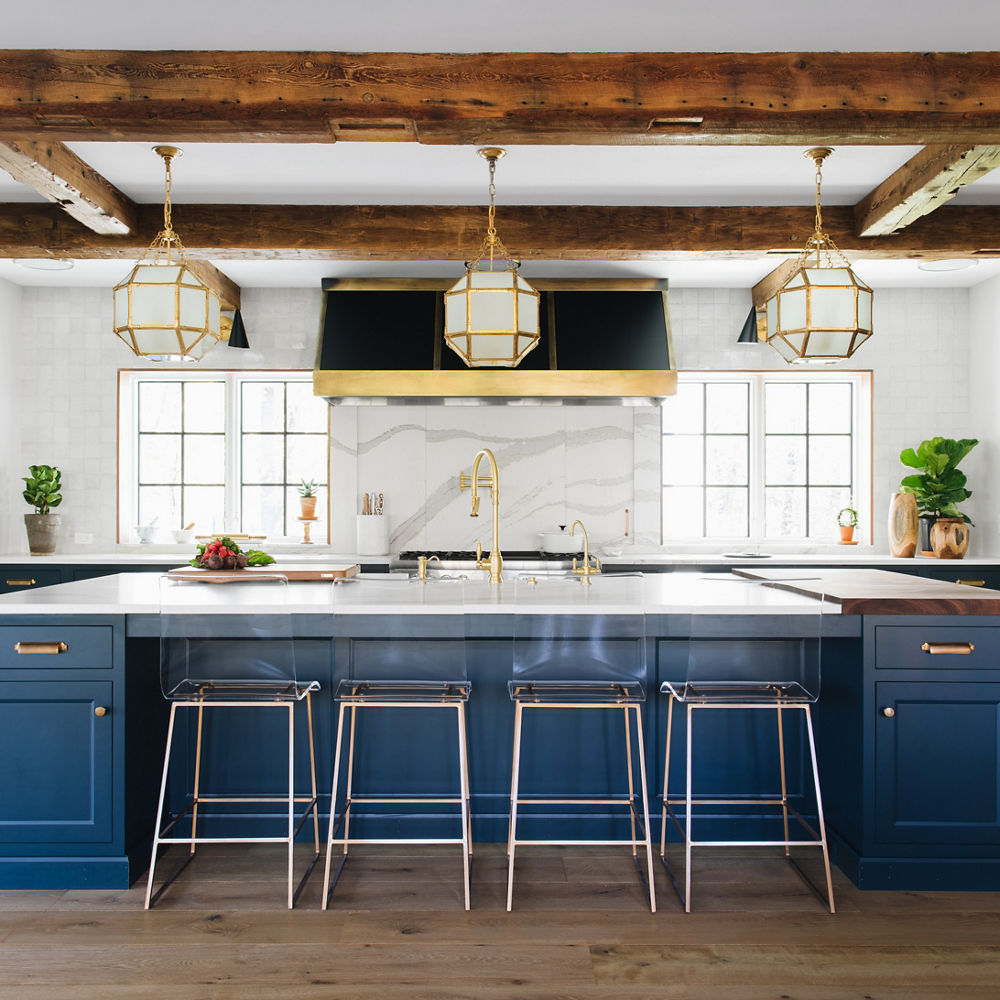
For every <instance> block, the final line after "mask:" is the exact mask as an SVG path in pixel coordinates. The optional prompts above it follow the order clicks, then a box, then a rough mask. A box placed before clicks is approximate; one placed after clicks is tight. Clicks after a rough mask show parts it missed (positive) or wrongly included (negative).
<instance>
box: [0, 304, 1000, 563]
mask: <svg viewBox="0 0 1000 1000" xmlns="http://www.w3.org/2000/svg"><path fill="white" fill-rule="evenodd" d="M10 289H13V291H11V290H10ZM10 289H6V290H5V289H0V389H3V388H5V387H6V388H8V389H9V390H10V395H11V396H15V397H16V400H17V405H16V407H14V408H13V412H12V414H11V416H9V417H8V418H7V419H8V422H12V423H16V427H12V428H11V431H12V432H13V433H8V434H7V435H6V438H5V441H4V442H3V443H2V444H0V471H3V470H6V471H7V472H8V483H9V485H8V487H7V489H6V490H5V492H4V494H3V496H4V505H5V507H6V508H7V509H8V511H9V516H7V518H6V519H5V525H6V532H7V546H6V548H7V549H8V550H12V551H15V552H17V551H25V552H26V551H27V546H26V542H25V540H24V532H23V526H21V518H20V514H21V513H23V511H21V510H20V504H21V501H20V498H19V492H18V493H16V494H15V493H14V490H15V488H16V486H17V483H16V482H15V483H13V484H10V480H11V479H12V478H16V476H19V475H21V474H22V473H20V472H19V471H17V470H19V469H20V468H21V466H22V465H23V466H25V467H26V466H27V464H28V463H29V462H48V463H50V464H55V465H59V466H60V467H61V468H62V470H63V476H64V481H65V484H66V490H65V496H66V500H65V502H64V505H63V507H62V511H63V512H64V514H65V518H66V521H67V528H66V532H65V535H64V538H65V541H64V543H63V545H62V546H61V549H62V550H63V551H73V550H74V549H76V548H77V547H76V546H74V545H73V544H72V537H73V533H74V532H75V531H85V532H89V533H92V534H93V536H94V544H93V547H94V548H95V549H104V550H106V549H107V548H108V547H109V546H111V545H113V544H114V540H115V523H116V512H115V492H116V491H115V479H116V467H117V466H116V451H115V449H116V435H115V423H116V413H117V398H116V397H117V372H118V369H119V368H139V367H145V366H152V363H151V362H143V361H141V360H140V359H137V358H134V357H133V356H132V354H131V353H130V352H129V351H128V350H127V348H126V347H125V345H124V344H122V343H121V342H120V341H119V340H118V339H117V338H116V337H115V336H114V335H113V334H112V333H111V332H110V331H111V295H110V291H109V290H107V289H94V288H65V289H53V288H23V289H17V288H14V286H10ZM995 297H1000V292H998V293H997V294H996V295H995ZM321 300H322V296H321V292H320V291H319V289H244V290H243V316H244V319H245V322H246V325H247V332H248V338H249V340H250V344H251V349H250V350H249V351H242V350H234V349H230V348H228V347H226V346H225V345H220V346H219V347H216V348H215V349H214V350H213V351H212V353H211V354H209V355H208V357H207V358H206V359H205V362H204V365H205V366H207V367H227V368H241V369H247V368H250V369H252V368H263V369H270V368H300V369H311V368H312V366H313V364H314V360H315V354H316V342H317V336H318V328H319V315H320V307H321ZM749 308H750V295H749V292H748V291H747V290H740V289H674V290H672V291H671V293H670V310H671V320H672V328H673V339H674V346H675V350H676V354H677V365H678V367H679V368H682V369H700V370H706V369H709V370H710V369H723V370H728V369H739V370H744V369H768V370H770V369H782V368H784V367H785V366H784V362H782V361H781V359H780V358H779V357H778V356H777V354H776V353H775V352H774V351H773V350H771V349H770V348H768V347H767V346H766V345H741V344H737V343H736V338H737V336H738V334H739V331H740V329H741V328H742V325H743V321H744V320H745V318H746V314H747V312H748V311H749ZM996 314H997V311H996V310H995V309H994V310H993V313H992V315H994V316H995V315H996ZM977 315H980V316H985V315H989V311H988V310H986V309H982V308H981V309H980V310H979V313H978V314H977ZM994 323H995V321H994ZM969 327H970V295H969V292H968V291H967V290H965V289H936V290H930V289H916V290H915V289H878V290H877V291H876V295H875V331H876V332H875V336H874V337H873V339H872V341H871V342H870V343H868V344H866V345H865V346H864V348H862V350H861V351H859V353H858V354H857V356H856V357H855V358H854V359H853V360H852V361H851V362H847V363H845V364H844V365H842V367H845V368H852V369H854V368H862V369H867V368H870V369H872V370H873V372H874V400H873V408H874V428H875V433H874V477H873V483H874V487H873V494H874V510H873V515H872V517H873V522H874V528H875V542H876V545H877V546H879V547H883V548H884V546H885V524H884V522H885V513H886V510H887V506H888V502H889V496H890V494H891V493H892V492H893V491H894V489H895V488H896V486H897V485H898V482H899V478H900V476H901V474H902V473H903V469H902V467H901V466H900V464H899V461H898V455H899V451H900V450H901V449H902V448H904V447H906V446H909V445H915V444H917V443H918V442H919V441H920V440H922V439H923V438H925V437H931V436H933V435H935V434H941V435H945V436H949V437H979V438H982V439H986V438H996V437H997V435H996V433H995V432H996V430H997V429H998V428H997V427H996V426H995V423H991V424H990V425H989V426H984V424H983V422H982V420H983V419H985V418H984V417H983V414H982V413H981V412H980V410H978V409H977V411H976V421H977V422H974V420H973V413H972V412H971V408H972V406H973V404H972V402H971V394H970V362H971V363H972V364H974V361H973V360H972V359H971V352H970V332H969ZM991 335H993V336H994V339H995V333H994V332H992V331H991ZM12 342H13V346H12ZM12 365H13V368H12V367H11V366H12ZM977 374H981V373H977ZM980 409H981V408H980ZM3 412H4V411H3V410H2V408H0V414H2V413H3ZM15 414H16V417H15ZM659 420H660V415H659V411H658V410H656V409H644V408H633V407H620V408H619V407H604V406H598V407H564V408H561V407H552V406H514V407H493V406H484V407H469V406H461V407H448V406H444V407H442V406H426V407H422V406H416V407H397V406H388V407H336V408H334V410H333V412H332V420H331V428H332V441H331V484H332V485H331V489H332V496H331V510H332V542H333V545H334V547H335V548H336V549H337V550H340V551H350V550H352V549H353V546H354V538H355V520H354V519H355V515H356V514H357V513H358V512H359V510H360V507H359V503H360V497H361V494H363V493H364V492H365V491H372V490H376V491H379V490H380V491H382V492H384V493H385V506H386V516H387V517H388V519H389V529H390V533H391V543H390V544H391V548H392V549H393V550H398V549H401V548H458V547H470V546H471V545H472V544H474V542H475V541H476V539H477V538H478V539H481V540H482V541H484V543H486V544H488V542H489V538H488V536H489V533H490V522H489V498H488V496H486V497H484V499H483V503H482V508H481V515H480V518H479V519H478V521H476V520H473V519H471V518H470V517H469V516H468V515H469V508H470V502H469V496H468V493H466V494H463V495H462V496H459V493H458V487H457V478H458V473H459V471H466V472H469V471H470V470H471V465H472V459H473V457H474V455H475V453H476V451H477V449H479V448H481V447H489V448H491V449H493V451H494V452H495V453H496V455H497V459H498V461H499V464H500V477H501V494H502V496H501V500H502V503H501V513H502V517H503V520H502V524H501V538H502V541H503V543H504V546H505V547H507V548H534V547H536V546H537V532H539V531H542V530H549V529H551V528H552V526H553V525H555V524H565V523H569V522H571V521H572V520H573V519H574V518H575V517H580V518H581V519H582V520H583V521H584V523H585V524H586V526H587V529H588V531H589V532H590V533H591V535H592V536H594V539H595V542H596V543H608V544H625V543H626V542H625V539H624V528H625V513H624V512H625V508H626V507H628V508H629V511H630V520H631V524H630V537H629V539H628V543H632V544H635V545H636V546H637V547H648V546H651V545H656V544H658V543H659V487H660V458H659V454H660V443H659V426H660V425H659ZM18 434H19V435H20V441H18V440H17V436H18ZM990 448H992V443H990ZM4 449H6V451H5V450H4ZM987 455H988V449H987V448H984V447H983V446H982V445H981V446H980V451H979V454H977V453H975V452H974V453H973V455H972V456H970V458H969V459H968V460H967V463H968V466H969V470H970V473H971V472H973V471H974V470H975V469H977V468H979V467H980V463H981V462H983V461H984V459H985V457H986V456H987ZM5 456H6V458H5ZM973 460H975V461H973ZM481 468H482V471H484V472H485V470H486V468H487V467H486V465H485V464H484V465H483V466H482V467H481ZM10 470H13V472H14V474H15V475H14V476H13V477H12V476H11V475H10ZM970 478H971V477H970ZM970 485H971V486H972V488H973V489H974V490H975V489H976V488H977V487H976V483H975V481H972V482H971V483H970ZM12 495H16V497H17V500H16V503H15V504H14V505H13V506H10V505H9V504H8V500H9V498H10V497H11V496H12ZM983 499H984V498H983V497H982V496H981V494H980V493H977V496H976V497H974V498H973V500H972V501H970V503H969V505H968V509H969V511H970V513H971V514H972V516H973V518H974V519H976V520H977V522H979V521H985V522H988V520H989V518H988V515H989V510H990V509H989V507H988V506H987V505H986V504H985V503H984V502H983ZM977 501H978V502H979V504H981V506H977ZM0 509H2V508H0ZM977 514H978V516H977ZM988 530H989V529H986V530H984V531H983V532H982V536H983V537H986V532H987V531H988ZM993 534H994V535H996V536H997V537H998V538H1000V533H998V532H997V531H996V529H995V528H994V529H993ZM973 539H974V541H973V545H974V550H975V547H976V545H977V535H976V532H974V533H973ZM2 540H3V536H2V535H0V541H2Z"/></svg>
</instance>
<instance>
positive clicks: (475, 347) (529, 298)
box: [444, 146, 539, 368]
mask: <svg viewBox="0 0 1000 1000" xmlns="http://www.w3.org/2000/svg"><path fill="white" fill-rule="evenodd" d="M478 153H479V155H480V156H482V157H483V158H484V159H485V160H486V161H487V162H488V163H489V165H490V212H489V226H488V228H487V230H486V235H485V237H483V242H482V246H480V248H479V254H478V255H477V256H476V258H475V259H474V260H470V261H468V262H467V263H466V265H465V275H464V276H463V277H462V278H461V279H460V280H459V281H458V282H457V283H456V284H455V285H454V286H452V288H450V289H449V290H448V291H447V292H445V293H444V339H445V342H446V343H447V345H448V346H449V347H450V348H451V349H452V350H453V351H454V352H455V353H456V354H457V355H458V356H459V357H460V358H461V359H462V360H463V361H464V362H465V363H466V364H467V365H468V366H469V367H470V368H516V367H517V365H519V364H520V363H521V361H522V360H523V358H524V356H525V355H526V354H527V353H528V352H529V351H531V350H532V349H533V348H534V347H535V345H536V344H537V343H538V336H539V334H538V292H536V291H535V290H534V288H532V287H531V285H529V284H528V282H526V281H525V280H524V278H522V277H521V276H520V275H519V274H518V273H517V269H518V268H519V267H520V266H521V262H520V261H515V260H511V257H510V254H508V253H507V249H506V247H504V245H503V242H502V241H501V239H500V237H499V236H498V235H497V230H496V225H495V216H496V208H495V205H494V198H495V195H496V185H495V183H494V175H495V172H496V165H497V160H498V159H500V157H502V156H504V155H506V150H503V149H497V148H496V147H492V146H491V147H487V148H485V149H480V150H478ZM498 257H499V258H502V261H503V263H504V267H503V270H498V271H495V270H494V269H493V268H494V264H495V263H498V261H497V258H498ZM486 261H489V268H488V269H486V270H483V269H481V267H480V265H483V264H485V263H486Z"/></svg>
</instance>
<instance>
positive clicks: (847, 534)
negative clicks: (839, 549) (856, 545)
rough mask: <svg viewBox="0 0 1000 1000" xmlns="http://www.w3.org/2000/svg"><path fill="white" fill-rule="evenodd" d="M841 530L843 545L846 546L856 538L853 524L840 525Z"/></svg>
mask: <svg viewBox="0 0 1000 1000" xmlns="http://www.w3.org/2000/svg"><path fill="white" fill-rule="evenodd" d="M838 527H839V528H840V541H841V544H843V545H846V544H847V543H848V542H849V541H850V540H851V539H852V538H853V537H854V525H853V524H841V525H838Z"/></svg>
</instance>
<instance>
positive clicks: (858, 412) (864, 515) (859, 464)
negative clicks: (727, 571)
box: [660, 368, 874, 546]
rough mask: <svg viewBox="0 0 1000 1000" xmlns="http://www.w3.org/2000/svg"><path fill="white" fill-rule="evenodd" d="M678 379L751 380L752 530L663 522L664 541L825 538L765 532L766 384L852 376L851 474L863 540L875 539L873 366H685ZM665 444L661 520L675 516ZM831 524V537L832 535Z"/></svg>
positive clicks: (812, 541) (664, 413)
mask: <svg viewBox="0 0 1000 1000" xmlns="http://www.w3.org/2000/svg"><path fill="white" fill-rule="evenodd" d="M677 380H678V382H679V383H683V382H689V383H690V382H696V383H723V382H728V383H748V384H749V386H750V401H749V407H750V426H749V469H748V482H749V489H748V503H749V535H748V536H746V537H744V536H742V535H740V536H721V535H703V536H691V537H688V538H674V537H669V538H668V537H667V536H666V535H665V534H664V533H663V532H662V528H661V537H662V540H663V542H664V544H667V545H670V544H674V543H676V544H681V545H684V544H690V543H697V542H702V543H705V544H712V543H726V544H728V543H743V544H751V545H782V544H785V543H794V544H808V545H810V546H814V545H819V544H823V543H824V539H821V538H816V537H810V536H808V535H802V536H791V535H788V536H784V537H782V538H768V537H766V536H765V534H764V513H765V504H764V489H765V480H764V391H763V390H764V385H765V383H767V382H789V383H793V382H814V383H817V382H850V383H852V385H853V386H854V391H853V393H852V409H853V412H852V415H851V419H852V437H853V439H854V447H853V449H852V469H851V478H852V481H853V484H854V494H853V495H854V507H855V509H856V510H857V512H858V520H859V522H860V532H859V534H860V536H861V537H860V540H861V541H865V542H867V544H871V542H872V538H873V534H872V463H873V459H874V454H873V453H874V448H873V441H872V400H873V392H874V386H873V376H872V372H871V371H870V370H852V371H836V370H835V371H815V370H806V369H802V368H799V369H797V370H794V371H774V370H766V371H681V372H678V373H677ZM668 420H669V409H661V416H660V421H661V427H660V430H661V442H662V437H663V435H665V434H667V433H668V432H669V428H668V427H667V421H668ZM662 462H663V449H662V447H661V448H660V484H661V487H660V516H661V522H660V523H661V525H662V524H663V522H664V519H665V518H667V517H669V516H671V511H670V510H669V508H668V507H667V504H666V502H665V499H664V497H665V489H666V487H665V486H664V485H663V483H664V476H663V467H662ZM833 535H834V532H833V527H831V537H830V539H829V541H831V542H832V541H833Z"/></svg>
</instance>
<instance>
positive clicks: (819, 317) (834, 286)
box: [765, 146, 872, 364]
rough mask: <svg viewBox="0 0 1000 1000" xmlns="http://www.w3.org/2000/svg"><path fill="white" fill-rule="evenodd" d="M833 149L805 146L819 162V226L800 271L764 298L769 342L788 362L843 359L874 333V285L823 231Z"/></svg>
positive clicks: (806, 248) (800, 263)
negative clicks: (826, 173) (824, 188)
mask: <svg viewBox="0 0 1000 1000" xmlns="http://www.w3.org/2000/svg"><path fill="white" fill-rule="evenodd" d="M832 152H833V150H832V149H828V148H826V147H825V146H819V147H816V148H815V149H807V150H806V153H805V155H806V156H808V157H809V159H811V160H812V161H813V162H814V163H815V164H816V231H815V232H814V233H813V235H812V236H810V237H809V239H808V240H807V241H806V245H805V249H804V250H803V251H802V254H801V256H800V257H799V259H798V261H797V265H798V266H797V267H796V269H795V272H794V273H793V274H792V276H791V277H790V278H789V279H788V280H787V281H786V282H785V283H784V285H782V287H781V288H780V289H779V290H778V291H777V292H775V294H774V295H773V296H772V297H771V298H770V299H768V300H767V302H766V303H765V309H766V312H767V342H768V343H769V344H770V345H771V346H772V347H773V348H774V349H775V350H776V351H777V352H778V353H779V354H780V355H781V356H782V357H783V358H784V359H785V360H786V361H787V362H788V363H789V364H803V363H809V362H819V363H826V364H832V363H833V362H835V361H841V360H843V359H844V358H849V357H850V356H851V355H852V354H853V353H854V352H855V351H856V350H857V349H858V348H859V347H860V346H861V345H862V344H863V343H864V342H865V341H866V340H868V338H869V337H870V336H871V335H872V290H871V289H870V288H869V287H868V286H867V285H866V284H865V283H864V282H863V281H861V279H860V278H858V277H857V275H855V273H854V272H853V271H852V270H851V267H850V264H848V262H847V258H846V257H845V256H844V254H843V253H841V251H840V249H839V248H838V247H837V245H836V244H835V243H834V242H833V240H832V239H831V238H830V236H829V235H828V234H827V233H825V232H824V231H823V215H822V202H821V199H820V186H821V183H822V179H823V178H822V171H823V161H824V160H825V159H826V158H827V157H828V156H829V155H830V154H831V153H832ZM814 253H815V260H811V259H810V258H811V257H812V255H813V254H814ZM835 255H836V258H839V260H835V259H834V258H835Z"/></svg>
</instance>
